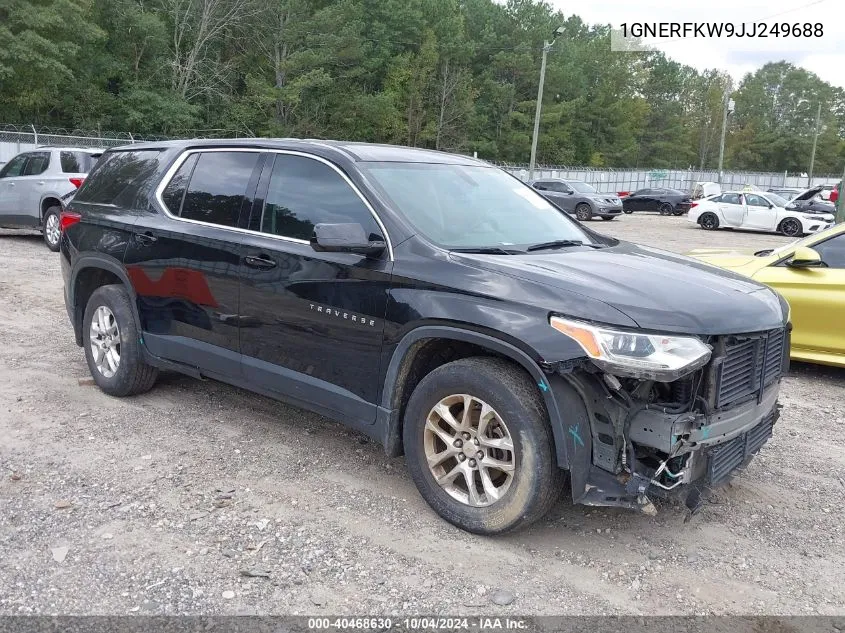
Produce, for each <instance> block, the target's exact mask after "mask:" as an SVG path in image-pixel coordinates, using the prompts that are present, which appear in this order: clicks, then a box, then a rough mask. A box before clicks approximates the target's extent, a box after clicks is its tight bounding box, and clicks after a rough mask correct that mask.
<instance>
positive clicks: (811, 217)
mask: <svg viewBox="0 0 845 633" xmlns="http://www.w3.org/2000/svg"><path fill="white" fill-rule="evenodd" d="M801 217H802V218H804V219H805V220H818V219H819V216H817V215H802V216H801Z"/></svg>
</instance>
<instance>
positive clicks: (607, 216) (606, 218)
mask: <svg viewBox="0 0 845 633" xmlns="http://www.w3.org/2000/svg"><path fill="white" fill-rule="evenodd" d="M615 217H616V216H615V215H604V216H602V218H601V219H602V220H612V219H614V218H615Z"/></svg>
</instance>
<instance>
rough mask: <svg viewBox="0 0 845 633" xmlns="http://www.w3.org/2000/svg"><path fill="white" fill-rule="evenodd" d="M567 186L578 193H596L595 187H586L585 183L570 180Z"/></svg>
mask: <svg viewBox="0 0 845 633" xmlns="http://www.w3.org/2000/svg"><path fill="white" fill-rule="evenodd" d="M569 186H570V187H572V188H573V189H574V190H575V191H577V192H578V193H598V190H597V189H596V188H595V187H593V186H592V185H588V184H587V183H586V182H581V181H580V180H570V181H569Z"/></svg>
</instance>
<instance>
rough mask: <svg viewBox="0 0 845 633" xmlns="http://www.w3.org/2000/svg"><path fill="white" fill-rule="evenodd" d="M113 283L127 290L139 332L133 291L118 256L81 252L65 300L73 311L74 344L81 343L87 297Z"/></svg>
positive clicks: (72, 272) (139, 326) (138, 320)
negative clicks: (82, 254)
mask: <svg viewBox="0 0 845 633" xmlns="http://www.w3.org/2000/svg"><path fill="white" fill-rule="evenodd" d="M114 283H119V284H122V285H123V286H124V287H125V288H126V292H127V293H129V300H130V304H131V306H132V316H133V317H134V319H135V325H136V326H137V327H138V331H139V332H140V331H141V318H140V315H139V314H138V303H137V301H136V298H135V290H134V289H133V287H132V283H131V282H130V280H129V276H128V275H127V274H126V270H125V269H124V268H123V266H122V265H121V264H120V262H119V261H118V260H117V259H115V258H113V257H109V256H108V255H103V254H98V255H84V256H82V257H80V258H79V259H78V260H77V261H76V263H75V264H74V266H73V270H72V271H71V274H70V282H69V284H68V300H69V301H68V303H69V305H70V306H71V310H72V314H73V331H74V335H75V337H76V344H77V345H79V346H82V320H83V315H84V314H85V306H86V305H87V304H88V299H89V298H90V297H91V295H92V294H93V292H94V291H95V290H96V289H97V288H99V287H101V286H106V285H110V284H114Z"/></svg>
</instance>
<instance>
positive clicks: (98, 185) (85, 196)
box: [74, 149, 161, 206]
mask: <svg viewBox="0 0 845 633" xmlns="http://www.w3.org/2000/svg"><path fill="white" fill-rule="evenodd" d="M160 154H161V152H160V151H159V150H157V149H149V150H134V151H120V152H106V153H105V154H103V157H102V158H101V159H100V160H99V161H98V162H97V164H96V165H95V166H94V169H93V171H92V172H91V174H90V175H89V176H88V178H86V179H85V182H84V183H82V187H80V188H79V191H78V192H77V193H76V196H75V197H74V200H75V201H77V202H89V203H94V204H113V205H116V206H131V205H132V204H134V202H135V197H136V196H137V195H138V191H139V189H140V187H141V186H142V185H143V184H144V183H146V182H148V181H149V179H150V177H151V176H153V174H155V172H156V170H157V169H158V162H159V161H158V159H159V155H160Z"/></svg>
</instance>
